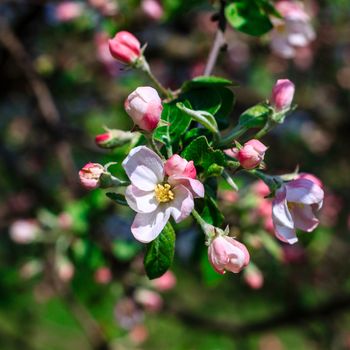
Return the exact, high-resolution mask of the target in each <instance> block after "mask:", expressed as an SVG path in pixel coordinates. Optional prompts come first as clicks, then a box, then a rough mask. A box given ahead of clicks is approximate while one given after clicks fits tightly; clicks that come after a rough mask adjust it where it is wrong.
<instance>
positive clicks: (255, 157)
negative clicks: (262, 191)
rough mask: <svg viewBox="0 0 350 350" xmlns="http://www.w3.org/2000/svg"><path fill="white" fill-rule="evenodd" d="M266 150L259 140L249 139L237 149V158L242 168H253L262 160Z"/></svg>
mask: <svg viewBox="0 0 350 350" xmlns="http://www.w3.org/2000/svg"><path fill="white" fill-rule="evenodd" d="M266 150H267V147H266V146H265V145H264V144H263V143H261V142H260V141H259V140H250V141H248V142H246V143H245V144H244V146H243V147H242V148H241V149H240V150H239V152H238V155H237V159H238V160H239V162H240V164H241V166H242V167H243V168H244V169H254V168H255V167H257V166H258V165H260V163H261V162H262V161H263V160H264V156H265V151H266Z"/></svg>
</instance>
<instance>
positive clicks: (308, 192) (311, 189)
mask: <svg viewBox="0 0 350 350" xmlns="http://www.w3.org/2000/svg"><path fill="white" fill-rule="evenodd" d="M286 190H287V201H288V202H295V203H303V204H308V205H311V204H317V207H318V209H320V208H321V206H322V201H323V197H324V192H323V190H322V188H321V187H320V186H318V185H316V184H315V183H314V182H312V181H310V180H308V179H296V180H292V181H290V182H288V183H287V184H286Z"/></svg>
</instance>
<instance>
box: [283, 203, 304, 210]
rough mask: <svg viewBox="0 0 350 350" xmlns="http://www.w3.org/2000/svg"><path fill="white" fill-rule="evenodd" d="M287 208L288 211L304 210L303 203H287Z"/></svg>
mask: <svg viewBox="0 0 350 350" xmlns="http://www.w3.org/2000/svg"><path fill="white" fill-rule="evenodd" d="M287 206H288V209H289V210H292V209H293V208H295V207H299V208H304V204H303V203H295V202H288V203H287Z"/></svg>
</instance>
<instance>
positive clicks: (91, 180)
mask: <svg viewBox="0 0 350 350" xmlns="http://www.w3.org/2000/svg"><path fill="white" fill-rule="evenodd" d="M103 172H104V167H103V166H102V165H101V164H98V163H87V164H86V165H84V167H83V168H82V169H81V170H80V171H79V177H80V182H81V184H82V185H83V187H85V188H86V189H87V190H93V189H94V188H97V187H99V186H100V176H101V175H102V174H103Z"/></svg>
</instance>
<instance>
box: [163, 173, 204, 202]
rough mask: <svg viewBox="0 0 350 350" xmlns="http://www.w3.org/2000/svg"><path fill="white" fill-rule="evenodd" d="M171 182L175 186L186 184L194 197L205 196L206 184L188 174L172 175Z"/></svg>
mask: <svg viewBox="0 0 350 350" xmlns="http://www.w3.org/2000/svg"><path fill="white" fill-rule="evenodd" d="M169 183H170V184H171V185H173V186H176V185H180V184H181V185H184V186H185V187H187V189H188V190H190V191H191V193H192V194H193V197H194V198H203V197H204V186H203V184H202V183H201V182H200V181H199V180H196V179H191V178H190V177H186V176H176V175H173V176H170V177H169Z"/></svg>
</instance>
